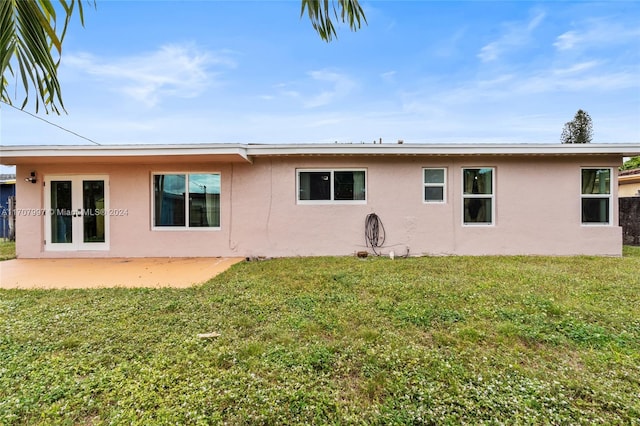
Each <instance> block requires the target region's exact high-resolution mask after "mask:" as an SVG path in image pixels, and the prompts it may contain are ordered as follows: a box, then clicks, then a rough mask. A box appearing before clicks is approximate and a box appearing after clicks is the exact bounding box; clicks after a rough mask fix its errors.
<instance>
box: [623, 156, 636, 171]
mask: <svg viewBox="0 0 640 426" xmlns="http://www.w3.org/2000/svg"><path fill="white" fill-rule="evenodd" d="M633 169H640V156H637V157H631V158H630V159H628V160H627V161H625V162H624V164H623V165H622V166H621V167H620V170H633Z"/></svg>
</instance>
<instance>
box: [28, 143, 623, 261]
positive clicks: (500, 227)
mask: <svg viewBox="0 0 640 426" xmlns="http://www.w3.org/2000/svg"><path fill="white" fill-rule="evenodd" d="M620 160H621V159H620V157H619V156H615V155H598V156H585V157H578V156H565V157H563V156H557V157H556V156H530V157H524V156H349V155H348V156H325V157H321V156H261V157H256V158H254V161H253V164H250V163H233V164H232V163H211V162H209V163H197V162H196V163H194V162H193V161H190V162H188V163H187V162H184V163H174V164H171V165H169V164H167V163H166V162H165V163H164V164H155V165H154V164H142V163H139V164H136V163H129V164H126V165H118V164H91V165H89V164H78V163H75V164H66V165H65V164H58V165H49V164H38V165H19V166H18V167H17V176H18V179H17V200H18V208H20V209H42V208H44V206H45V203H44V196H45V192H44V190H43V186H42V182H43V180H44V178H46V176H48V175H63V174H101V175H104V174H106V175H108V176H109V183H110V185H109V190H108V191H109V197H110V207H111V209H126V210H127V215H125V216H114V217H111V218H110V236H109V237H110V249H109V250H108V251H73V252H52V251H47V250H46V246H45V244H44V241H45V239H46V237H45V235H44V229H45V226H44V220H45V218H44V217H43V216H38V215H33V216H30V215H24V214H21V215H18V217H17V229H16V231H17V245H16V250H17V254H18V257H24V258H34V257H193V256H196V257H198V256H242V257H245V256H269V257H278V256H315V255H351V254H353V253H354V252H356V251H360V250H366V248H365V240H364V232H365V230H364V223H365V217H366V216H367V215H368V214H369V213H376V214H377V215H378V216H379V217H380V219H381V220H382V222H383V224H384V227H385V230H386V244H385V247H383V248H382V249H381V251H382V252H383V253H388V252H389V251H390V250H393V251H395V253H396V254H397V255H403V254H404V253H405V252H406V250H407V249H408V250H409V253H410V254H411V255H446V254H455V255H485V254H488V255H498V254H545V255H574V254H588V255H611V256H619V255H621V253H622V233H621V228H620V227H619V226H618V220H617V218H618V203H617V198H616V194H615V193H614V195H613V198H612V213H611V219H612V224H611V225H608V226H607V225H590V226H585V225H582V224H581V207H580V206H581V201H580V199H581V198H580V185H581V167H597V168H600V167H612V168H614V171H615V167H617V166H618V165H619V163H620ZM423 167H446V168H447V187H446V203H445V204H433V203H426V204H425V203H423V199H422V197H423V181H422V169H423ZM478 167H494V168H495V174H494V180H495V204H494V208H495V223H494V224H493V225H491V226H464V225H463V224H462V182H461V179H462V168H478ZM298 168H323V169H326V168H364V169H366V170H367V174H366V181H367V201H366V204H361V205H335V204H334V205H298V204H297V203H296V196H297V194H296V169H298ZM31 170H37V173H38V180H39V181H38V183H37V184H30V183H27V182H24V180H23V179H20V177H22V176H27V175H28V174H29V172H30V171H31ZM154 172H186V173H188V172H219V173H221V227H220V229H219V230H201V229H199V230H184V231H182V230H180V231H175V230H152V229H151V209H152V206H151V203H152V200H151V190H152V189H151V174H152V173H154ZM615 175H616V173H612V180H613V182H612V189H613V190H614V192H615V191H616V190H617V181H616V177H615Z"/></svg>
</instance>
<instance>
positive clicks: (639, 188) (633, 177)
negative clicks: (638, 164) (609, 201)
mask: <svg viewBox="0 0 640 426" xmlns="http://www.w3.org/2000/svg"><path fill="white" fill-rule="evenodd" d="M618 196H619V197H639V196H640V169H631V170H623V171H621V172H618Z"/></svg>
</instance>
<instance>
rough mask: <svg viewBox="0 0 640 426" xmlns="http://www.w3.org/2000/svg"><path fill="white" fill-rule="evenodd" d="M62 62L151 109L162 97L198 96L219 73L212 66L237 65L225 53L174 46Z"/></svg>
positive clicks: (81, 56)
mask: <svg viewBox="0 0 640 426" xmlns="http://www.w3.org/2000/svg"><path fill="white" fill-rule="evenodd" d="M64 63H65V65H69V66H71V67H74V68H78V69H80V70H83V71H84V72H86V73H88V74H90V75H93V76H95V77H99V78H101V79H103V80H106V85H107V86H110V88H111V89H113V90H116V91H120V92H122V93H124V94H125V95H127V96H128V97H131V98H133V99H135V100H137V101H139V102H142V103H144V104H146V105H147V106H150V107H152V106H154V105H156V104H158V103H159V102H160V101H161V100H162V99H163V98H165V97H179V98H193V97H197V96H198V95H200V94H201V93H202V92H203V91H204V90H205V89H206V88H207V87H209V86H210V85H212V84H214V82H215V77H216V76H217V75H218V74H217V73H215V72H213V71H212V70H211V68H212V66H214V65H215V66H218V68H224V69H228V68H234V67H235V66H236V63H235V61H234V60H232V59H231V58H230V55H229V53H228V52H226V53H223V54H218V55H216V54H213V53H211V52H205V51H201V50H199V49H198V48H196V47H194V46H190V45H177V44H170V45H165V46H162V47H160V48H159V49H158V50H157V51H155V52H149V53H145V54H142V55H138V56H129V57H122V58H114V59H108V58H99V57H96V56H94V55H91V54H87V53H84V54H78V55H66V56H65V61H64Z"/></svg>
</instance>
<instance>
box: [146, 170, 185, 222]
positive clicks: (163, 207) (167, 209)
mask: <svg viewBox="0 0 640 426" xmlns="http://www.w3.org/2000/svg"><path fill="white" fill-rule="evenodd" d="M153 193H154V196H155V200H154V209H155V216H154V218H155V220H154V222H155V223H154V226H185V223H186V222H185V193H186V176H185V175H156V176H154V177H153Z"/></svg>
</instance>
